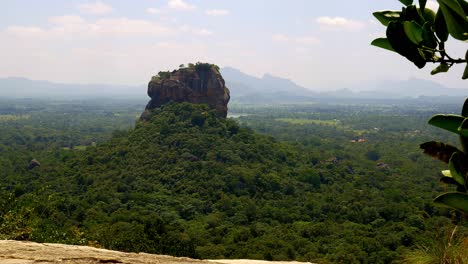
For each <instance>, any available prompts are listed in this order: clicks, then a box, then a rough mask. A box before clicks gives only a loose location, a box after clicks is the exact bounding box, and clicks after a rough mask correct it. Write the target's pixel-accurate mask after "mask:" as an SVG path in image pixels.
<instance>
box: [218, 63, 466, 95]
mask: <svg viewBox="0 0 468 264" xmlns="http://www.w3.org/2000/svg"><path fill="white" fill-rule="evenodd" d="M221 73H222V75H223V76H224V79H225V80H226V84H227V86H228V88H229V89H230V90H231V95H232V98H233V101H238V102H250V103H255V102H265V101H270V102H290V101H293V102H300V101H310V100H311V99H324V98H350V99H410V98H418V97H460V96H468V89H452V88H447V87H445V86H443V85H441V84H438V83H435V82H432V81H427V80H421V79H414V78H413V79H409V80H407V81H374V82H364V83H361V84H359V85H351V86H349V87H346V88H342V89H338V90H334V91H330V92H317V91H314V90H312V89H307V88H305V87H302V86H300V85H297V84H296V83H294V82H293V81H291V80H288V79H283V78H279V77H275V76H272V75H269V74H266V75H264V76H263V77H262V78H257V77H253V76H250V75H247V74H245V73H242V72H241V71H239V70H237V69H234V68H229V67H226V68H223V69H221ZM356 90H361V91H359V92H355V91H356Z"/></svg>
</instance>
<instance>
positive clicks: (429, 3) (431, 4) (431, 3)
mask: <svg viewBox="0 0 468 264" xmlns="http://www.w3.org/2000/svg"><path fill="white" fill-rule="evenodd" d="M426 7H427V8H429V9H432V10H434V11H437V9H439V3H437V2H436V1H432V0H430V1H427V3H426Z"/></svg>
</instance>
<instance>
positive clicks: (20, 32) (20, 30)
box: [5, 26, 46, 37]
mask: <svg viewBox="0 0 468 264" xmlns="http://www.w3.org/2000/svg"><path fill="white" fill-rule="evenodd" d="M5 31H6V33H8V34H11V35H14V36H17V37H39V36H43V35H44V34H45V33H46V32H45V31H44V30H42V28H39V27H23V26H10V27H8V28H7V29H6V30H5Z"/></svg>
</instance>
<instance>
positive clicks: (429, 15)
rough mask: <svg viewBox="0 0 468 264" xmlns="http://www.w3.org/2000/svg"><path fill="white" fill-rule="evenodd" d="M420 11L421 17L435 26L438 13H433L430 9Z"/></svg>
mask: <svg viewBox="0 0 468 264" xmlns="http://www.w3.org/2000/svg"><path fill="white" fill-rule="evenodd" d="M420 11H421V15H422V16H423V17H424V20H425V21H426V22H431V24H434V22H435V17H436V13H434V11H432V10H431V9H429V8H426V9H424V10H422V9H420Z"/></svg>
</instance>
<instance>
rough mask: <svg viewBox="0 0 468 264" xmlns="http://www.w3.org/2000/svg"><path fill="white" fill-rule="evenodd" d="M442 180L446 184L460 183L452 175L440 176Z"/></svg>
mask: <svg viewBox="0 0 468 264" xmlns="http://www.w3.org/2000/svg"><path fill="white" fill-rule="evenodd" d="M440 182H442V183H445V184H451V185H458V183H457V182H456V181H455V180H454V179H453V178H452V177H445V176H444V177H442V178H440Z"/></svg>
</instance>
